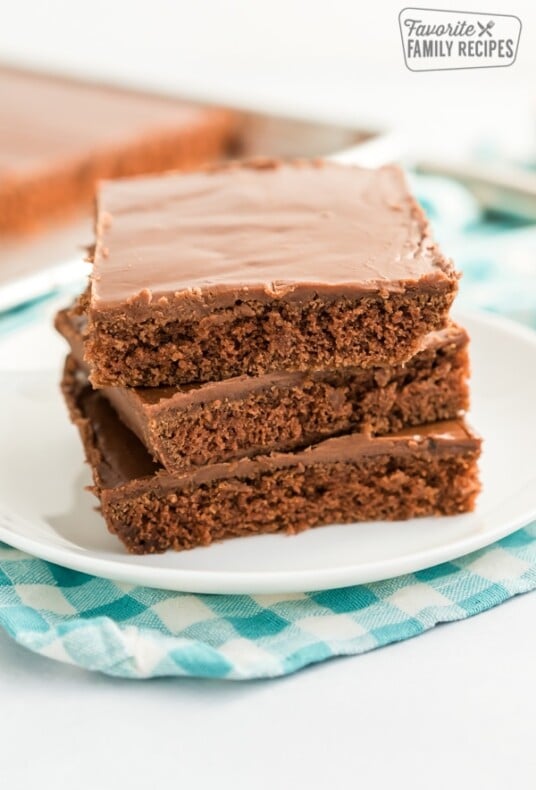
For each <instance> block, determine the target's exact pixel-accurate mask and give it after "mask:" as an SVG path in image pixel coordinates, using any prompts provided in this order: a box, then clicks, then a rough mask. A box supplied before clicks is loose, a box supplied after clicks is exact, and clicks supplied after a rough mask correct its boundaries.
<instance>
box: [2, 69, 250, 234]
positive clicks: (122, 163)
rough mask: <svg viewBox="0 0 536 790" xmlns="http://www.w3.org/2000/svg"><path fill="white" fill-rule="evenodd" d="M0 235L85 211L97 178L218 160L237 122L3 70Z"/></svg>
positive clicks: (217, 113)
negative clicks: (77, 210)
mask: <svg viewBox="0 0 536 790" xmlns="http://www.w3.org/2000/svg"><path fill="white" fill-rule="evenodd" d="M0 107H1V113H2V122H1V123H0V233H5V232H8V231H21V230H26V229H29V228H32V227H34V226H36V225H39V224H40V223H42V222H43V221H44V220H45V219H50V218H51V217H59V216H60V215H61V216H63V215H64V214H65V212H72V211H73V209H75V208H77V207H80V206H82V205H87V206H89V205H90V202H91V200H92V199H93V196H94V188H95V183H96V182H97V180H98V179H101V178H115V177H118V176H127V175H134V174H137V173H153V172H161V171H162V170H169V169H172V168H181V169H182V168H186V169H188V168H192V167H195V166H197V165H199V164H201V163H203V162H208V161H213V160H214V159H219V158H221V156H222V155H223V154H225V153H226V152H227V150H228V149H229V146H230V144H231V141H232V140H233V139H234V136H235V133H236V127H237V117H236V116H235V115H234V114H232V113H230V112H228V111H226V110H225V111H224V110H219V109H211V108H206V107H198V106H196V105H194V104H187V103H184V102H179V101H175V100H172V99H166V98H161V97H158V96H151V95H146V94H139V93H134V92H130V91H127V90H119V89H114V88H109V87H103V86H97V85H90V84H87V83H82V82H76V81H75V80H69V79H62V78H57V77H48V76H44V75H39V74H35V73H31V72H24V71H19V70H15V69H8V68H0Z"/></svg>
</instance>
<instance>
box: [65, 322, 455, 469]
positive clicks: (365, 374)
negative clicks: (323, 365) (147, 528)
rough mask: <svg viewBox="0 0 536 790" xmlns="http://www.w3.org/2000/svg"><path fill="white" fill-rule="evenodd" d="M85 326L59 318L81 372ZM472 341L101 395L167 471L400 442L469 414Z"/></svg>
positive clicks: (438, 339)
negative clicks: (383, 439) (383, 358)
mask: <svg viewBox="0 0 536 790" xmlns="http://www.w3.org/2000/svg"><path fill="white" fill-rule="evenodd" d="M83 323H84V318H83V317H82V316H78V315H76V314H74V313H73V312H72V311H68V310H63V311H61V312H60V313H58V315H57V317H56V327H57V329H58V331H59V332H60V333H61V334H62V335H63V336H64V337H65V338H66V339H67V340H68V342H69V344H70V347H71V352H72V354H73V355H74V357H75V359H76V361H77V363H78V364H79V365H80V366H81V367H84V361H83V340H82V334H81V332H82V326H83ZM467 345H468V337H467V334H466V332H465V331H464V330H463V329H461V328H460V327H458V326H455V325H453V324H451V325H450V326H449V327H448V328H446V329H443V330H439V331H437V332H433V333H431V334H430V335H428V336H427V338H426V341H425V345H424V348H423V349H422V350H421V351H420V352H418V353H417V354H416V355H415V356H414V357H412V358H411V359H410V360H409V361H408V362H407V363H406V364H405V365H396V366H394V367H388V368H367V369H363V368H344V369H340V370H338V371H316V372H305V373H300V372H297V373H272V374H265V375H264V376H258V377H251V376H242V377H240V378H234V379H228V380H226V381H222V382H215V383H209V384H198V385H189V386H186V385H183V386H182V387H178V388H156V389H132V388H125V387H104V388H103V389H102V392H103V394H104V395H105V396H106V398H107V399H108V400H109V401H110V402H111V404H112V405H113V407H114V409H115V410H116V411H117V413H118V414H119V416H120V417H121V419H122V421H123V422H124V423H125V424H126V425H127V426H128V427H129V428H130V429H131V430H132V431H134V433H135V434H136V435H137V436H138V437H139V438H140V439H141V440H142V441H143V442H144V444H145V446H146V447H147V448H148V450H149V452H150V453H151V454H152V456H153V457H154V458H155V459H156V460H158V461H159V462H160V463H161V464H162V465H163V466H164V467H165V468H166V469H167V470H168V471H169V472H172V473H178V472H182V471H184V470H185V469H188V468H189V467H191V466H202V465H204V464H207V463H219V462H222V461H229V460H232V459H236V458H242V457H245V456H254V455H258V454H260V453H270V452H274V451H283V452H285V451H289V450H293V449H296V448H299V447H304V446H306V445H308V444H313V443H315V442H318V441H320V440H321V439H323V438H328V437H330V436H334V435H336V434H340V433H344V432H349V431H363V430H366V431H369V432H371V433H372V434H386V433H395V432H396V431H399V430H401V429H402V428H405V427H408V426H412V425H421V424H423V423H427V422H436V421H438V420H450V419H456V417H458V416H459V415H460V413H461V412H462V411H464V410H465V409H467V408H468V398H469V396H468V387H467V376H468V367H469V361H468V353H467Z"/></svg>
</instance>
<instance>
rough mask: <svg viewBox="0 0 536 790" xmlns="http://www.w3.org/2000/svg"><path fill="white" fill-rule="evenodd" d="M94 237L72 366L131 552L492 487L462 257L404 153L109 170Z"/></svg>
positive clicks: (110, 517)
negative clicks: (150, 173)
mask: <svg viewBox="0 0 536 790" xmlns="http://www.w3.org/2000/svg"><path fill="white" fill-rule="evenodd" d="M92 257H93V273H92V276H91V279H90V285H89V289H88V291H87V292H86V293H85V294H84V295H83V296H82V297H81V298H80V299H79V301H78V303H77V304H76V305H75V306H74V307H73V308H71V309H70V310H66V311H62V312H61V313H60V314H59V315H58V317H57V321H56V325H57V328H58V330H59V331H60V332H61V334H63V335H64V337H65V338H66V339H67V341H68V342H69V345H70V354H69V356H68V358H67V361H66V365H65V371H64V377H63V384H62V387H63V392H64V395H65V398H66V400H67V404H68V407H69V410H70V414H71V417H72V419H73V421H74V422H75V423H76V425H77V426H78V428H79V430H80V433H81V436H82V441H83V443H84V447H85V452H86V456H87V459H88V461H89V463H90V465H91V467H92V471H93V478H94V491H95V493H96V495H97V496H98V497H99V499H100V502H101V507H102V513H103V516H104V518H105V519H106V522H107V524H108V527H109V528H110V530H111V531H112V532H114V533H115V534H117V535H118V536H119V537H120V539H121V540H122V541H123V542H124V544H125V545H126V547H127V548H128V550H129V551H132V552H136V553H146V552H161V551H165V550H166V549H169V548H173V549H177V550H180V549H186V548H192V547H194V546H200V545H208V544H210V543H211V542H212V541H214V540H220V539H223V538H228V537H233V536H241V535H251V534H257V533H267V532H279V531H285V532H289V533H293V532H298V531H300V530H303V529H306V528H308V527H313V526H318V525H321V524H329V523H341V522H354V521H362V520H372V519H374V520H377V519H382V520H383V519H407V518H411V517H414V516H422V515H431V514H437V515H441V514H456V513H462V512H464V511H467V510H470V509H472V508H473V506H474V501H475V497H476V495H477V493H478V490H479V483H478V473H477V459H478V456H479V452H480V440H479V438H478V437H477V436H475V435H474V434H473V432H472V431H471V430H470V428H469V427H468V426H467V425H466V424H465V422H464V421H463V416H462V415H463V412H464V410H465V409H466V408H467V405H468V387H467V376H468V354H467V345H468V338H467V335H466V333H465V331H464V330H463V329H462V328H460V327H458V326H456V325H455V324H453V323H451V322H449V309H450V306H451V303H452V301H453V299H454V296H455V294H456V290H457V279H458V278H457V274H456V272H455V270H454V268H453V266H452V264H451V262H450V261H448V260H447V259H445V258H444V257H443V256H442V254H441V252H440V251H439V249H438V247H437V246H436V244H434V242H433V241H432V240H431V238H430V235H429V228H428V224H427V221H426V218H425V216H424V214H423V212H422V210H421V208H420V207H419V205H418V204H417V203H416V201H415V200H414V199H413V198H412V196H411V195H410V194H409V192H408V189H407V186H406V183H405V180H404V177H403V175H402V173H401V171H400V170H399V169H398V168H396V167H384V168H381V169H379V170H364V169H361V168H356V167H343V166H338V165H334V164H328V163H325V162H319V161H299V162H292V163H281V162H273V161H255V162H249V163H234V164H231V165H226V166H220V167H217V168H213V169H209V170H204V171H201V172H197V173H190V174H169V175H165V176H160V177H145V178H136V179H123V180H118V181H113V182H108V183H105V184H103V186H102V187H101V189H100V193H99V197H98V205H97V218H96V243H95V248H94V252H93V256H92Z"/></svg>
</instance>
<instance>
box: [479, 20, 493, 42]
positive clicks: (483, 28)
mask: <svg viewBox="0 0 536 790" xmlns="http://www.w3.org/2000/svg"><path fill="white" fill-rule="evenodd" d="M477 25H478V27H479V28H480V33H479V34H478V37H479V38H480V36H483V35H484V33H487V34H488V36H489V37H490V38H491V37H492V36H491V30H492V28H493V27H495V22H494V21H493V19H490V21H489V22H488V24H487V25H483V24H482V22H477Z"/></svg>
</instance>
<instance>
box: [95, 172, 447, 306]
mask: <svg viewBox="0 0 536 790" xmlns="http://www.w3.org/2000/svg"><path fill="white" fill-rule="evenodd" d="M455 278H456V275H455V273H454V270H453V268H452V265H451V263H450V262H448V261H447V260H446V259H445V258H444V257H443V256H442V255H441V253H440V252H439V250H438V248H437V246H436V245H435V243H434V242H433V241H432V239H431V237H430V235H429V228H428V223H427V221H426V218H425V216H424V213H423V212H422V210H421V208H420V207H419V206H418V204H417V203H416V201H415V200H414V198H413V197H412V196H411V195H410V193H409V191H408V187H407V184H406V181H405V179H404V176H403V173H402V171H401V170H400V169H399V168H398V167H395V166H389V167H382V168H380V169H378V170H367V169H363V168H358V167H348V166H341V165H336V164H332V163H327V162H321V161H296V162H292V163H281V162H275V161H257V162H250V163H242V164H238V163H235V164H232V165H230V166H224V167H219V168H213V169H210V170H208V169H207V170H204V171H202V172H197V173H190V174H168V175H165V176H160V177H157V178H153V177H143V178H134V179H119V180H116V181H113V182H105V183H104V184H103V185H102V187H101V190H100V193H99V197H98V214H97V239H96V248H95V254H94V267H93V279H92V292H91V302H90V311H91V312H92V313H93V311H99V310H106V309H114V308H121V306H123V308H124V307H125V305H126V303H128V304H130V305H131V306H133V305H137V306H138V308H142V309H156V310H158V309H161V310H162V309H164V310H165V309H166V308H167V307H168V306H169V303H170V302H173V303H177V304H180V307H181V308H182V309H184V310H185V311H186V310H187V311H188V312H191V313H196V312H197V313H203V312H206V311H207V310H209V309H211V308H214V307H218V306H226V305H229V304H233V303H235V302H236V300H237V299H240V300H246V301H247V300H261V301H272V300H274V299H287V300H293V299H296V300H300V299H303V298H310V297H311V296H313V295H315V294H328V295H330V296H338V295H346V294H348V295H354V296H355V295H356V294H360V293H365V294H366V293H369V292H377V291H380V292H382V293H384V292H389V291H392V290H396V291H401V290H402V291H403V290H405V289H406V288H408V287H418V288H422V289H430V290H434V289H441V288H447V287H448V288H452V281H453V280H455Z"/></svg>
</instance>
